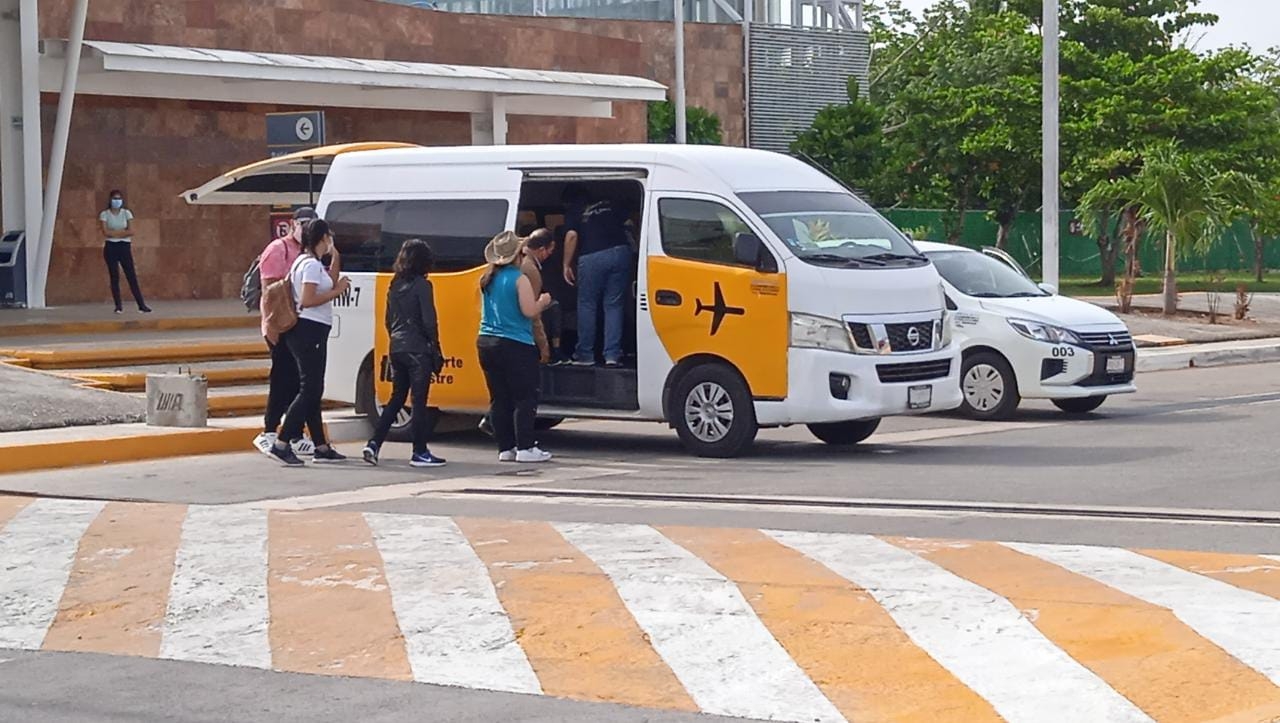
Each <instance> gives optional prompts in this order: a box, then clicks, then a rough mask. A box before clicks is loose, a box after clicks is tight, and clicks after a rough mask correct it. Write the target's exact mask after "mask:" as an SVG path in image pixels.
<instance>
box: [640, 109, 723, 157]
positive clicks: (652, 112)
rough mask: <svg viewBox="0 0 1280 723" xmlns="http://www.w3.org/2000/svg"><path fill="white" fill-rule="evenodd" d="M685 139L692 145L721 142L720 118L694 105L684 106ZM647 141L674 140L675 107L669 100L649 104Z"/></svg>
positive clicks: (707, 144) (673, 141) (668, 141)
mask: <svg viewBox="0 0 1280 723" xmlns="http://www.w3.org/2000/svg"><path fill="white" fill-rule="evenodd" d="M685 137H686V138H685V139H686V140H687V141H688V142H689V143H690V144H693V145H702V146H718V145H720V144H721V143H723V142H724V141H723V137H722V134H721V131H720V118H719V117H718V116H716V114H714V113H712V112H711V111H709V110H707V109H705V108H701V107H699V106H696V105H691V106H687V107H686V108H685ZM649 142H650V143H675V142H676V107H675V105H674V104H673V103H671V102H670V101H665V100H664V101H659V102H657V103H650V104H649Z"/></svg>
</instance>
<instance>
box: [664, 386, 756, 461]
mask: <svg viewBox="0 0 1280 723" xmlns="http://www.w3.org/2000/svg"><path fill="white" fill-rule="evenodd" d="M669 413H670V417H671V419H670V422H671V425H672V426H673V427H675V428H676V434H678V435H680V442H681V443H682V444H683V445H684V447H685V449H687V450H688V451H690V452H692V453H693V454H696V455H698V456H699V457H716V458H722V459H723V458H728V457H737V456H738V455H740V454H742V453H743V452H745V451H746V450H747V449H748V448H750V447H751V444H752V443H753V442H754V441H755V439H756V433H757V432H758V431H759V427H758V426H757V424H756V410H755V406H754V405H753V404H752V401H751V392H750V391H748V390H747V385H746V383H745V382H743V381H742V378H741V377H740V376H739V375H738V373H737V372H736V371H734V370H733V369H731V368H729V367H727V366H725V365H723V364H714V363H712V364H701V365H699V366H696V367H694V368H693V369H691V370H689V371H688V372H687V373H686V374H685V375H684V376H683V377H682V378H681V379H680V382H679V383H678V384H677V385H676V388H675V390H674V393H673V394H672V396H671V403H670V404H669Z"/></svg>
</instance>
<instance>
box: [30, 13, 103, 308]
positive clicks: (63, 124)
mask: <svg viewBox="0 0 1280 723" xmlns="http://www.w3.org/2000/svg"><path fill="white" fill-rule="evenodd" d="M88 16H89V0H76V4H75V7H74V8H72V11H71V28H70V30H69V32H68V33H67V37H68V38H69V40H68V41H67V57H66V66H65V67H64V69H63V73H62V92H61V93H60V94H59V95H58V115H57V118H56V119H55V120H54V123H53V145H52V146H51V147H50V148H49V177H48V179H47V181H46V183H47V184H48V185H47V186H46V187H45V192H44V223H43V224H42V225H41V227H40V244H39V245H38V246H37V247H36V248H37V249H38V250H39V254H38V259H37V262H36V276H35V278H34V279H33V281H34V283H33V284H32V285H31V288H30V290H29V292H28V296H29V298H30V299H32V300H33V301H32V305H33V306H34V305H35V301H36V300H38V302H39V305H40V306H43V305H44V301H45V285H46V284H45V282H46V281H47V280H48V278H49V261H50V259H51V257H52V254H53V229H54V226H55V225H56V224H57V220H58V199H59V198H60V196H61V195H62V171H63V168H64V167H65V165H66V160H67V141H68V140H69V138H70V135H71V111H72V108H73V107H74V106H75V102H76V80H77V79H78V78H79V75H80V51H81V50H83V49H84V24H85V20H86V19H87V18H88Z"/></svg>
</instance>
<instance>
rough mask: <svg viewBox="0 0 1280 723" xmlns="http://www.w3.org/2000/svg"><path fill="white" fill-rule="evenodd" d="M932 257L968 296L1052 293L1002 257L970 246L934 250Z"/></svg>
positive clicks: (942, 272)
mask: <svg viewBox="0 0 1280 723" xmlns="http://www.w3.org/2000/svg"><path fill="white" fill-rule="evenodd" d="M929 258H930V259H933V263H934V265H935V266H937V267H938V273H940V274H942V278H944V279H946V280H947V283H949V284H951V285H952V286H954V287H956V290H957V291H959V292H960V293H962V294H965V295H966V296H976V297H978V298H980V299H1013V298H1020V297H1031V296H1048V293H1047V292H1045V291H1044V290H1043V289H1041V288H1040V287H1038V286H1036V285H1035V283H1034V282H1032V281H1031V280H1030V279H1028V278H1027V277H1025V276H1023V275H1022V274H1020V273H1018V272H1017V271H1014V270H1013V269H1012V268H1010V267H1009V265H1008V264H1005V263H1004V262H1002V261H999V260H997V259H993V258H991V257H990V256H987V255H986V254H981V253H978V252H976V251H969V250H967V249H957V250H955V251H930V252H929Z"/></svg>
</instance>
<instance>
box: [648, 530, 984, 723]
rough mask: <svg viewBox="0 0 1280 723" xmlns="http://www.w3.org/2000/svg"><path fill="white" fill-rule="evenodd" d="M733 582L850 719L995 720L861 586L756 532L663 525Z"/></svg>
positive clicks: (671, 535)
mask: <svg viewBox="0 0 1280 723" xmlns="http://www.w3.org/2000/svg"><path fill="white" fill-rule="evenodd" d="M661 532H662V533H663V534H665V535H666V536H667V537H669V538H670V539H671V540H673V541H675V542H676V543H678V544H680V545H681V546H683V547H684V548H685V549H687V550H689V551H690V552H692V553H693V554H695V555H697V556H698V557H700V558H702V559H703V560H704V561H706V562H707V563H708V564H709V565H711V566H712V567H714V568H716V570H718V571H719V572H720V574H722V575H724V576H725V577H727V578H729V579H730V580H733V581H734V582H735V583H737V585H738V587H739V588H740V589H741V590H742V594H743V596H744V597H746V599H747V601H748V602H749V603H750V604H751V607H752V608H753V609H754V610H755V612H756V614H757V615H758V616H759V617H760V620H761V621H762V622H763V623H764V624H765V626H766V627H768V628H769V631H770V632H771V633H773V635H774V637H775V638H777V640H778V642H779V643H781V644H782V646H783V647H784V648H786V650H787V653H788V654H790V655H791V657H792V659H793V660H795V661H796V663H797V664H799V666H800V667H801V668H802V669H803V670H804V671H805V673H806V674H808V676H809V677H810V679H812V680H813V682H814V683H816V684H817V685H818V687H819V688H821V689H822V692H823V693H824V694H825V695H826V696H827V698H828V699H830V700H831V702H832V703H834V704H835V706H836V707H837V708H838V709H839V710H840V712H841V713H843V714H844V715H845V717H847V718H848V719H849V720H884V721H930V722H931V721H937V720H963V721H984V720H1000V716H999V715H998V714H997V713H996V712H995V710H994V709H993V708H992V707H991V705H990V704H989V703H987V702H986V701H985V700H983V699H982V698H981V697H980V696H978V694H976V693H974V692H973V691H972V690H971V689H969V688H968V687H967V686H965V685H964V684H963V683H961V682H960V681H959V680H958V679H956V677H955V676H954V675H952V674H951V673H950V671H948V670H946V669H945V668H943V667H942V666H941V665H939V664H938V663H937V662H936V661H935V660H934V659H933V658H931V657H929V655H928V653H926V652H924V651H923V650H922V649H920V648H919V647H918V646H917V645H916V644H915V643H913V642H912V641H911V639H910V638H909V637H907V635H906V633H904V632H903V631H902V630H901V628H899V627H898V625H897V624H896V623H895V622H894V621H893V619H892V618H891V617H890V616H889V614H888V613H887V612H885V610H884V608H882V607H881V606H880V605H879V603H877V602H876V601H875V600H874V599H873V598H872V597H871V596H870V595H868V594H867V593H866V591H864V590H862V589H861V588H859V587H858V586H856V585H854V584H853V583H851V582H849V581H848V580H845V579H844V578H842V577H840V576H839V575H836V574H835V573H833V572H831V570H829V569H827V568H826V567H825V566H824V565H822V564H820V563H818V562H815V561H813V560H811V559H809V558H808V557H805V556H804V555H802V554H800V553H799V552H796V551H795V550H792V549H790V548H788V547H786V546H784V545H782V544H779V543H778V542H776V541H774V540H773V539H772V538H770V537H768V536H766V535H765V534H763V533H761V532H758V531H756V530H728V529H711V528H689V527H663V528H661Z"/></svg>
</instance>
